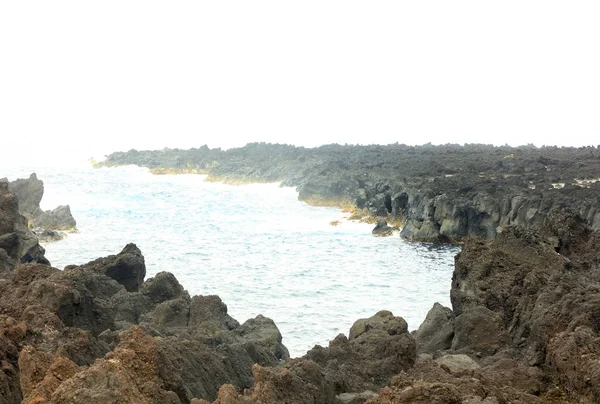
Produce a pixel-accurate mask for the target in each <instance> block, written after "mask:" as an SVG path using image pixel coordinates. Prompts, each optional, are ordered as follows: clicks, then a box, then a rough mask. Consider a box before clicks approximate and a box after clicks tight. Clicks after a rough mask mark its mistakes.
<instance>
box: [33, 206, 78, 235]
mask: <svg viewBox="0 0 600 404" xmlns="http://www.w3.org/2000/svg"><path fill="white" fill-rule="evenodd" d="M32 223H33V227H39V228H42V229H47V230H73V229H75V228H76V226H77V222H76V221H75V219H74V218H73V215H72V214H71V208H70V207H69V205H61V206H59V207H57V208H55V209H53V210H47V211H45V212H42V213H41V214H39V215H37V216H35V217H34V218H33V220H32Z"/></svg>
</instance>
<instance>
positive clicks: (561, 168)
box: [98, 143, 600, 242]
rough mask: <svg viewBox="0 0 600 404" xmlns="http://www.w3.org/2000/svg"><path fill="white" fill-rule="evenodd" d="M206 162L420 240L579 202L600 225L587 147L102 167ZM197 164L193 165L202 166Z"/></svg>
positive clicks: (120, 157) (527, 218)
mask: <svg viewBox="0 0 600 404" xmlns="http://www.w3.org/2000/svg"><path fill="white" fill-rule="evenodd" d="M125 164H137V165H140V166H144V167H148V168H150V169H152V170H157V169H161V168H164V169H166V170H168V169H169V168H173V169H175V170H176V171H177V170H179V171H185V170H186V167H191V168H193V170H196V171H197V170H198V169H200V168H201V169H202V170H203V171H202V172H204V173H207V174H208V179H209V180H213V181H224V182H228V183H247V182H281V183H282V185H283V186H292V187H295V188H296V189H297V190H298V193H299V199H300V200H302V201H305V202H307V203H309V204H312V205H320V206H344V207H348V206H353V207H354V208H355V209H356V210H357V211H359V212H360V213H361V214H363V215H368V216H372V217H376V218H384V219H387V220H389V221H391V222H394V223H398V222H399V223H402V224H403V229H402V232H401V236H402V237H405V238H407V239H409V240H415V241H451V242H462V241H464V240H466V239H467V238H468V237H484V238H493V237H495V236H496V235H497V234H498V233H500V232H501V231H502V229H503V228H504V227H506V226H509V225H521V226H525V227H530V226H534V225H539V224H542V223H544V221H545V217H546V216H547V214H548V213H549V212H550V210H552V209H553V208H561V207H564V206H569V207H573V208H574V209H576V210H577V211H578V212H579V213H580V215H581V216H582V217H583V218H584V219H585V220H586V222H587V223H588V225H589V226H591V227H592V228H593V229H595V230H598V229H600V199H599V198H600V197H599V195H600V182H599V181H598V179H600V151H599V150H598V148H595V147H588V148H578V149H576V148H556V147H545V148H540V149H538V148H533V147H521V148H511V147H493V146H487V145H466V146H458V145H445V146H431V145H426V146H416V147H410V146H405V145H388V146H339V145H327V146H321V147H318V148H313V149H306V148H302V147H295V146H287V145H272V144H264V143H254V144H249V145H247V146H245V147H242V148H237V149H230V150H227V151H222V150H220V149H217V150H211V149H208V148H206V147H204V148H201V149H191V150H177V149H175V150H173V149H165V150H161V151H135V150H132V151H129V152H126V153H113V154H111V155H110V156H108V158H107V160H106V161H105V162H102V163H100V164H99V165H98V166H115V165H125ZM196 171H192V172H196Z"/></svg>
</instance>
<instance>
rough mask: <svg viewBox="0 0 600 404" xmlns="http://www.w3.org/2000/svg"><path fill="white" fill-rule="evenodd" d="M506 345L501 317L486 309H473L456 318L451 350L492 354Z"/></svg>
mask: <svg viewBox="0 0 600 404" xmlns="http://www.w3.org/2000/svg"><path fill="white" fill-rule="evenodd" d="M505 343H506V333H505V332H504V326H503V323H502V317H500V315H499V314H498V313H495V312H493V311H491V310H489V309H488V308H486V307H481V306H480V307H474V308H470V309H467V310H465V311H463V312H462V313H461V314H460V315H459V316H458V317H456V320H455V325H454V338H453V339H452V349H454V350H460V349H463V348H467V349H469V350H472V351H474V352H479V353H484V354H487V355H489V354H493V353H495V352H497V351H498V350H499V349H500V348H502V347H503V346H504V344H505Z"/></svg>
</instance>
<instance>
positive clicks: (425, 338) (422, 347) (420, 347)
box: [414, 303, 454, 353]
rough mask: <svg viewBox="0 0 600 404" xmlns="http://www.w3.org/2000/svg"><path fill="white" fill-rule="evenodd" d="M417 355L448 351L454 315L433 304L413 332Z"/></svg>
mask: <svg viewBox="0 0 600 404" xmlns="http://www.w3.org/2000/svg"><path fill="white" fill-rule="evenodd" d="M414 337H415V341H416V343H417V352H418V353H434V352H436V351H443V350H446V349H450V347H451V346H452V339H453V338H454V313H453V312H452V310H451V309H449V308H447V307H444V306H442V305H441V304H439V303H435V304H434V305H433V307H432V308H431V310H429V312H428V313H427V316H426V317H425V320H424V321H423V323H422V324H421V325H420V326H419V328H418V329H417V331H416V332H415V335H414Z"/></svg>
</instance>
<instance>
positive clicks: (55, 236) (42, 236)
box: [35, 230, 65, 243]
mask: <svg viewBox="0 0 600 404" xmlns="http://www.w3.org/2000/svg"><path fill="white" fill-rule="evenodd" d="M35 232H36V233H35V234H36V235H37V237H38V240H39V242H40V243H50V242H54V241H60V240H62V239H64V238H65V233H64V232H61V231H56V230H35Z"/></svg>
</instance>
